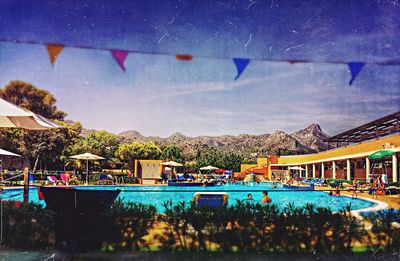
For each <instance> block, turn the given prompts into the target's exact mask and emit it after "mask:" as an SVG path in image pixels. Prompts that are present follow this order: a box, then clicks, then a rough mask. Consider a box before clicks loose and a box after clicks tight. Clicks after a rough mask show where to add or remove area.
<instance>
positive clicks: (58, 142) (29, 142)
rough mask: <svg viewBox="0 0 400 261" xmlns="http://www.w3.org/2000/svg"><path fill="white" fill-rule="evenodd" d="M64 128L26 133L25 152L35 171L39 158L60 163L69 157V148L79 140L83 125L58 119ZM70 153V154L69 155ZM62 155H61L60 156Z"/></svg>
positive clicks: (24, 138)
mask: <svg viewBox="0 0 400 261" xmlns="http://www.w3.org/2000/svg"><path fill="white" fill-rule="evenodd" d="M57 123H58V124H61V125H63V127H64V128H61V129H52V130H46V131H29V132H27V134H26V135H24V137H23V140H24V146H23V153H24V154H25V155H26V156H28V157H29V159H30V161H31V162H32V164H33V171H35V170H36V168H37V165H38V162H39V159H42V160H44V161H45V162H48V163H50V162H53V163H56V162H57V161H58V164H60V161H61V162H62V163H65V162H66V161H67V159H68V156H70V154H69V149H70V148H71V147H72V146H73V145H74V144H76V143H77V142H79V140H80V139H82V138H81V136H80V132H81V130H82V125H81V123H79V122H75V123H73V124H71V125H70V124H67V123H65V122H61V121H57ZM68 154H69V155H68ZM60 155H61V156H60Z"/></svg>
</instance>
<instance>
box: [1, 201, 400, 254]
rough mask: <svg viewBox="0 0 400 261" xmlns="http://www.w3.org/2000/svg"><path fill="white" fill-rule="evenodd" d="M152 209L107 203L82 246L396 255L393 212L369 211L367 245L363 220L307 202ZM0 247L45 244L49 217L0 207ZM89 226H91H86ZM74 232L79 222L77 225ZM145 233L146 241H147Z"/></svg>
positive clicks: (398, 233) (49, 237) (29, 207)
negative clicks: (359, 248)
mask: <svg viewBox="0 0 400 261" xmlns="http://www.w3.org/2000/svg"><path fill="white" fill-rule="evenodd" d="M164 208H165V211H164V213H162V214H158V213H157V210H156V208H155V206H153V205H147V204H140V203H123V202H122V201H121V200H118V201H117V202H115V203H114V204H113V206H112V208H111V209H110V210H109V211H106V212H105V213H103V214H102V215H99V216H98V217H97V218H96V221H95V222H96V224H98V225H95V226H93V229H95V231H94V235H93V237H91V239H90V241H87V244H92V243H93V244H94V245H95V246H97V247H99V248H100V247H101V245H102V249H103V250H128V251H129V250H149V249H150V247H151V246H152V244H154V243H155V244H157V245H158V246H159V247H160V248H161V249H162V250H168V251H196V252H198V251H224V252H238V251H239V252H256V253H263V252H274V253H281V252H283V253H318V254H323V253H340V254H343V253H347V252H350V251H351V250H352V249H353V247H354V246H355V244H357V243H358V242H360V243H361V244H362V245H367V246H370V247H371V248H374V249H376V248H377V247H380V248H381V249H382V250H386V251H391V252H394V253H396V251H399V250H400V249H399V245H400V229H399V228H396V227H395V226H393V223H392V222H393V221H397V222H399V221H400V215H399V213H396V212H395V211H394V210H390V211H388V212H383V211H378V212H375V213H370V214H369V215H367V216H366V217H365V219H366V220H367V221H369V222H371V223H372V230H371V232H372V234H373V236H374V237H376V238H377V240H375V242H374V243H372V242H373V241H371V238H370V234H368V233H367V231H366V230H365V229H364V226H363V223H364V220H362V219H358V218H356V217H355V216H352V215H351V214H350V207H349V206H347V207H345V208H344V209H342V210H340V211H339V212H332V211H331V210H330V209H328V208H321V207H316V206H315V205H313V204H307V205H305V206H304V207H296V206H295V205H294V204H287V205H286V206H285V207H283V208H278V206H276V205H274V204H269V205H261V204H259V203H253V202H250V201H237V202H236V204H231V205H230V206H228V207H226V208H208V207H205V206H202V207H197V206H196V205H195V204H194V203H193V202H190V203H188V202H180V203H178V204H173V203H172V201H168V202H165V203H164ZM3 211H4V218H5V219H4V244H5V246H6V247H9V248H15V249H20V248H23V249H38V248H46V247H52V246H54V245H55V242H54V223H53V219H52V218H53V214H52V213H51V212H49V211H47V210H46V209H43V208H42V207H41V206H40V205H36V204H23V205H22V206H20V207H15V206H14V205H13V204H12V203H6V204H5V205H4V209H3ZM93 222H94V221H93ZM76 228H77V229H80V228H79V223H78V224H77V227H76ZM152 236H153V237H152Z"/></svg>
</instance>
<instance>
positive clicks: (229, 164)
mask: <svg viewBox="0 0 400 261" xmlns="http://www.w3.org/2000/svg"><path fill="white" fill-rule="evenodd" d="M242 162H243V157H242V156H240V155H237V154H235V153H232V152H225V153H223V156H222V160H221V167H222V168H224V169H229V170H233V171H239V170H240V164H242Z"/></svg>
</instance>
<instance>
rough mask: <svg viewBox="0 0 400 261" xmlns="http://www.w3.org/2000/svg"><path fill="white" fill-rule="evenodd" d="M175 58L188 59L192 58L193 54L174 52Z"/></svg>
mask: <svg viewBox="0 0 400 261" xmlns="http://www.w3.org/2000/svg"><path fill="white" fill-rule="evenodd" d="M175 58H176V59H177V60H180V61H190V60H192V59H193V56H192V55H190V54H176V55H175Z"/></svg>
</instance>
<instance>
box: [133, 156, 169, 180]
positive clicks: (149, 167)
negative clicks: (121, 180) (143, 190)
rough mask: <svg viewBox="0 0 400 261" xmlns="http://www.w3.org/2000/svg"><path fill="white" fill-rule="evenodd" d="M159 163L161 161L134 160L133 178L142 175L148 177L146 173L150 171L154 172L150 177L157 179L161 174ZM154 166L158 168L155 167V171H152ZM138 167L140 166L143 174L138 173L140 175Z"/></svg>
mask: <svg viewBox="0 0 400 261" xmlns="http://www.w3.org/2000/svg"><path fill="white" fill-rule="evenodd" d="M146 163H149V166H148V167H147V169H145V168H146V165H145V164H146ZM161 163H162V160H135V177H137V178H138V177H139V176H142V174H145V176H148V175H149V173H148V172H149V171H150V172H152V173H153V172H154V173H153V175H152V176H155V177H157V178H159V176H160V175H161V172H162V165H161ZM154 164H159V167H157V169H154ZM139 165H141V167H142V172H143V173H140V175H139V173H138V172H139ZM142 178H143V177H142ZM144 178H146V177H144Z"/></svg>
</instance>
